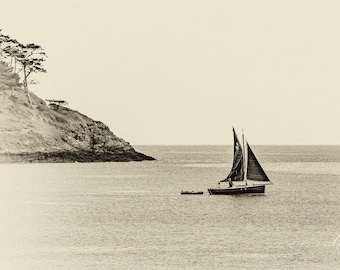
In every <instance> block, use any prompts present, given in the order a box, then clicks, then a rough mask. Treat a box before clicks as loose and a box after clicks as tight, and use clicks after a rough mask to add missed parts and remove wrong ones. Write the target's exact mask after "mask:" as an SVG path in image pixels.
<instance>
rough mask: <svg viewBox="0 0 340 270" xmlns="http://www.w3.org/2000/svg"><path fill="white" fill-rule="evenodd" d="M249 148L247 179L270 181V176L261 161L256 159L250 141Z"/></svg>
mask: <svg viewBox="0 0 340 270" xmlns="http://www.w3.org/2000/svg"><path fill="white" fill-rule="evenodd" d="M247 148H248V163H247V179H249V180H256V181H270V180H269V178H268V176H267V175H266V173H265V172H264V170H263V169H262V167H261V165H260V163H259V162H258V160H257V159H256V157H255V155H254V153H253V151H252V150H251V148H250V146H249V144H248V143H247Z"/></svg>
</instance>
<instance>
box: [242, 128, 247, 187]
mask: <svg viewBox="0 0 340 270" xmlns="http://www.w3.org/2000/svg"><path fill="white" fill-rule="evenodd" d="M242 145H243V169H244V177H243V180H244V181H246V180H247V176H246V175H247V159H246V148H245V147H244V133H243V129H242Z"/></svg>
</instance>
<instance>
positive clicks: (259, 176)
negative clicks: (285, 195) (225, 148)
mask: <svg viewBox="0 0 340 270" xmlns="http://www.w3.org/2000/svg"><path fill="white" fill-rule="evenodd" d="M233 133H234V159H233V166H232V168H231V170H230V173H229V174H228V176H227V178H225V179H223V180H221V181H220V182H218V184H219V186H218V187H217V188H209V189H208V191H209V194H210V195H238V194H249V193H250V194H251V193H264V192H265V185H268V184H272V182H271V181H270V180H269V178H268V176H267V175H266V173H265V172H264V170H263V168H262V167H261V165H260V163H259V161H258V160H257V158H256V157H255V154H254V152H253V150H252V149H251V148H250V146H249V144H248V142H246V144H247V151H243V149H242V146H241V144H240V141H239V140H238V137H237V134H236V132H235V129H234V128H233ZM242 139H243V148H244V149H245V147H244V136H243V134H242ZM221 184H222V185H223V184H228V186H227V187H222V186H221Z"/></svg>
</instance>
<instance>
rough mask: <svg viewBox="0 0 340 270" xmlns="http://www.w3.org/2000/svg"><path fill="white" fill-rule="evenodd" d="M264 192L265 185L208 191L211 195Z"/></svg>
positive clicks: (211, 189)
mask: <svg viewBox="0 0 340 270" xmlns="http://www.w3.org/2000/svg"><path fill="white" fill-rule="evenodd" d="M264 191H265V186H264V185H262V186H243V187H230V188H210V189H208V192H209V194H210V195H239V194H256V193H264Z"/></svg>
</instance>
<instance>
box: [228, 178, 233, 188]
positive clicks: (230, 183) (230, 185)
mask: <svg viewBox="0 0 340 270" xmlns="http://www.w3.org/2000/svg"><path fill="white" fill-rule="evenodd" d="M232 186H233V182H231V178H229V187H232Z"/></svg>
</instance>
